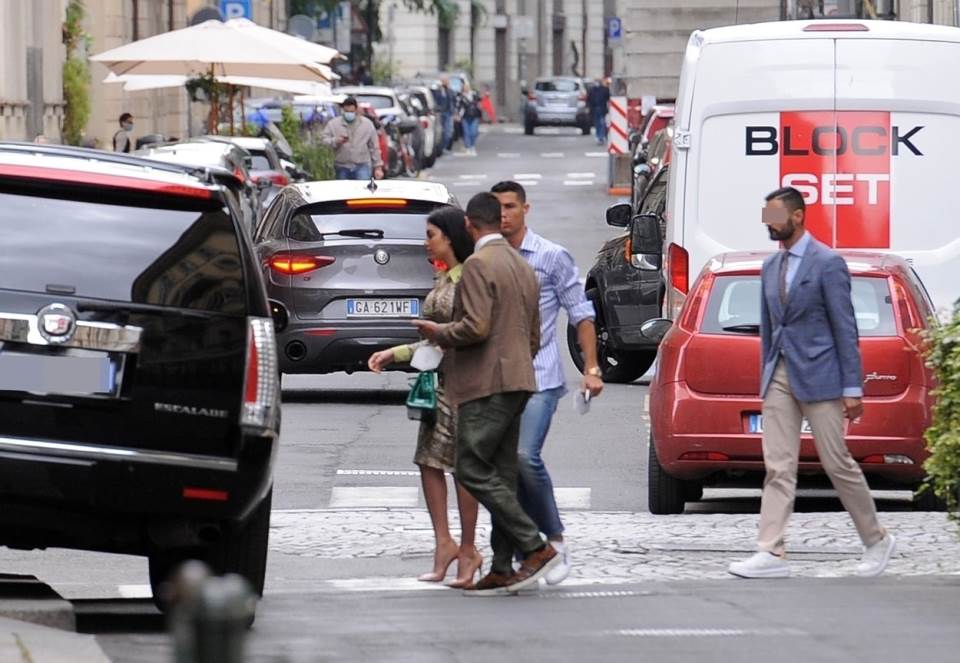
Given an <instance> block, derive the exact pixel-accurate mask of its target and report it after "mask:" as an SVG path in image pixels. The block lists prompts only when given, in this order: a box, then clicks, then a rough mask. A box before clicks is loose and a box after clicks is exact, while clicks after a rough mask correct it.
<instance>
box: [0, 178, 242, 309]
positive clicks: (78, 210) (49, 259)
mask: <svg viewBox="0 0 960 663" xmlns="http://www.w3.org/2000/svg"><path fill="white" fill-rule="evenodd" d="M61 194H62V192H61ZM95 195H96V200H95V201H94V200H92V199H91V198H90V197H84V198H78V199H73V198H63V197H60V198H47V197H41V196H24V195H17V194H12V193H4V192H3V191H0V233H2V236H3V240H2V241H0V289H10V290H23V291H29V292H45V291H46V290H47V289H48V288H50V287H56V288H57V289H62V288H68V289H72V290H73V291H74V292H75V294H76V296H77V297H89V298H94V299H109V300H116V301H123V302H135V303H138V304H155V305H160V306H173V307H179V308H190V309H200V310H205V311H214V312H219V313H228V314H237V315H243V314H244V312H245V310H246V296H245V287H244V283H245V281H244V273H243V267H242V261H241V257H240V256H241V254H240V248H239V245H238V242H237V236H236V233H235V231H234V224H233V222H232V220H231V219H230V217H229V216H228V215H227V214H226V213H224V211H223V210H222V209H220V208H219V206H216V207H214V206H212V205H210V204H209V201H200V204H199V205H197V204H194V203H192V202H191V203H189V204H187V203H186V202H185V201H186V200H187V199H171V200H167V203H170V204H166V203H164V202H163V201H164V200H166V199H163V198H160V197H156V200H155V201H153V199H151V200H152V202H151V203H150V206H144V204H143V201H139V202H132V201H131V200H129V198H124V199H116V202H112V201H113V200H114V198H115V196H112V195H110V194H105V193H104V192H102V191H100V192H97V193H96V194H95ZM108 201H111V202H108ZM202 205H205V207H202Z"/></svg>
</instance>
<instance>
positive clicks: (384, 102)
mask: <svg viewBox="0 0 960 663" xmlns="http://www.w3.org/2000/svg"><path fill="white" fill-rule="evenodd" d="M356 99H357V101H358V102H359V103H361V104H370V105H371V106H373V107H374V108H393V99H392V98H391V97H385V96H383V95H381V94H358V95H357V97H356Z"/></svg>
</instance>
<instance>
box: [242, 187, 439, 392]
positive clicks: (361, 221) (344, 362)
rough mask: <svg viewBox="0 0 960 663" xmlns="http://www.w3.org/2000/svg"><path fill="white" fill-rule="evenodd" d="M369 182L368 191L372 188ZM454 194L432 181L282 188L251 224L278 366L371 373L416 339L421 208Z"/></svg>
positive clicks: (425, 281) (425, 279)
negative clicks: (389, 352)
mask: <svg viewBox="0 0 960 663" xmlns="http://www.w3.org/2000/svg"><path fill="white" fill-rule="evenodd" d="M371 189H373V190H371ZM454 202H455V200H454V199H453V197H452V196H451V195H450V193H449V192H448V191H447V189H446V187H444V186H443V185H442V184H438V183H435V182H421V181H406V180H385V181H380V182H378V183H377V184H376V185H375V186H371V185H369V184H368V183H367V182H361V181H352V180H343V181H338V182H311V183H309V184H297V185H292V186H289V187H287V188H286V189H284V190H283V191H282V192H281V193H280V195H279V196H277V198H276V200H274V202H273V205H271V207H270V209H269V210H267V214H266V215H265V216H264V219H263V222H262V223H261V224H260V227H259V228H258V229H257V234H256V248H257V254H258V257H259V263H260V268H261V270H262V272H263V276H264V280H265V281H266V283H267V292H268V295H269V297H270V304H271V306H272V308H273V314H274V321H275V323H276V330H277V342H278V348H279V352H280V370H282V371H283V372H284V373H330V372H334V371H347V372H352V371H362V370H367V359H368V358H369V357H370V355H371V354H372V353H373V352H375V351H377V350H383V349H386V348H389V347H392V346H394V345H399V344H401V343H412V342H415V341H416V340H417V339H418V338H419V337H418V335H417V331H416V329H415V328H414V327H413V325H412V324H411V320H414V319H416V318H418V317H419V316H420V307H421V305H422V303H423V299H424V297H425V296H426V295H427V293H428V292H429V291H430V289H431V288H432V287H433V279H434V274H435V272H434V269H433V266H432V265H431V264H430V262H429V261H428V259H427V253H426V249H425V248H424V238H425V233H426V217H427V214H428V213H429V212H430V211H431V210H433V209H436V208H437V207H439V206H441V205H445V204H450V203H454Z"/></svg>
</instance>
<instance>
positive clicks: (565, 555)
mask: <svg viewBox="0 0 960 663" xmlns="http://www.w3.org/2000/svg"><path fill="white" fill-rule="evenodd" d="M550 544H551V545H552V546H553V547H554V549H555V550H556V551H557V555H558V556H559V557H560V563H559V564H557V565H556V566H554V567H553V568H552V569H550V571H548V572H547V575H545V576H544V577H543V579H544V580H545V581H546V582H547V584H548V585H559V584H560V583H561V582H563V581H564V580H566V579H567V576H568V575H570V545H569V544H568V543H566V542H564V541H551V542H550Z"/></svg>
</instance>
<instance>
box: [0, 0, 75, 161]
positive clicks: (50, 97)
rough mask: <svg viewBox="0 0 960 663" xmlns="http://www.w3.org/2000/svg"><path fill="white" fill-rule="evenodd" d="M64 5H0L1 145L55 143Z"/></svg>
mask: <svg viewBox="0 0 960 663" xmlns="http://www.w3.org/2000/svg"><path fill="white" fill-rule="evenodd" d="M65 12H66V1H65V0H39V1H37V2H24V1H23V0H0V72H2V74H3V75H2V76H0V140H33V139H34V138H36V137H37V136H39V135H43V136H45V137H46V138H47V139H48V140H51V141H55V142H59V140H60V125H61V118H62V117H63V62H64V59H65V57H66V53H65V49H64V46H63V39H62V32H61V26H62V24H63V20H64V17H65Z"/></svg>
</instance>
